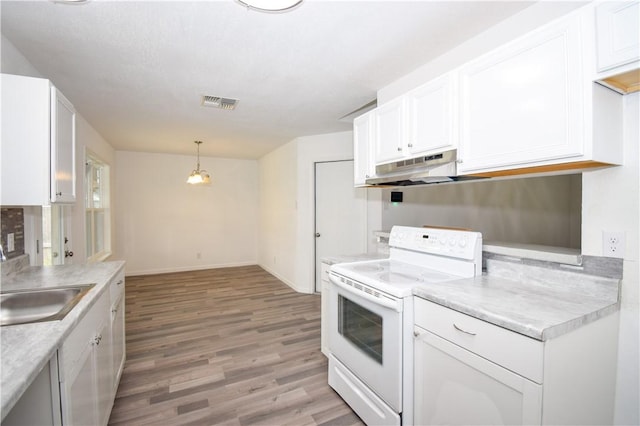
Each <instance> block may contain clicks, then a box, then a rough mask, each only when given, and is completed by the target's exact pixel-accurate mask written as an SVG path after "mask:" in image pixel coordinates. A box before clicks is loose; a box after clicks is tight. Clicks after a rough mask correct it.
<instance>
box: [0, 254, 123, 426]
mask: <svg viewBox="0 0 640 426" xmlns="http://www.w3.org/2000/svg"><path fill="white" fill-rule="evenodd" d="M123 268H124V262H122V261H117V262H102V263H95V264H90V265H61V266H42V267H27V268H26V269H23V270H21V271H18V272H13V273H10V274H6V275H5V274H3V276H2V284H1V285H2V290H3V291H7V290H21V289H32V288H51V287H61V286H68V285H79V284H95V286H94V287H93V288H92V289H91V290H90V291H89V292H88V293H87V294H86V295H85V296H84V297H83V298H82V299H81V300H80V302H78V304H77V305H76V306H75V307H74V308H73V309H72V310H71V311H70V312H69V313H68V314H67V315H66V316H65V317H64V318H63V319H62V320H59V321H50V322H41V323H33V324H20V325H10V326H4V327H0V369H1V372H0V411H1V412H2V418H4V417H5V416H6V415H7V414H8V412H9V411H10V410H11V408H13V406H14V405H15V403H16V402H17V401H18V400H19V399H20V397H21V396H22V394H23V393H24V391H25V390H27V388H28V387H29V385H30V384H31V383H32V382H33V380H34V379H35V378H36V376H37V375H38V374H39V373H40V371H41V370H42V368H43V367H44V366H45V365H46V364H47V362H49V359H50V358H51V357H52V356H53V355H54V353H55V352H56V350H57V349H58V348H59V347H60V346H61V345H62V343H63V341H64V339H65V338H66V337H67V335H69V333H71V331H72V330H73V329H74V327H75V326H76V325H77V324H78V323H79V322H80V321H81V320H82V318H83V317H84V315H85V314H86V313H87V312H88V311H89V309H90V308H91V307H92V306H93V305H94V304H95V302H96V301H97V300H98V298H99V297H100V296H101V295H102V294H103V293H104V292H105V291H109V283H110V281H111V279H112V278H113V277H114V276H115V275H116V274H117V273H118V272H119V271H120V270H122V269H123Z"/></svg>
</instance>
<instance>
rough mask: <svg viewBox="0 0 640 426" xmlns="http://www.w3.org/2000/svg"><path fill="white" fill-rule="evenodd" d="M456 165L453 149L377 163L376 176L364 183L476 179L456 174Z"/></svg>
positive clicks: (405, 183)
mask: <svg viewBox="0 0 640 426" xmlns="http://www.w3.org/2000/svg"><path fill="white" fill-rule="evenodd" d="M456 165H457V163H456V150H455V149H453V150H450V151H444V152H441V153H438V154H433V155H423V156H420V157H415V158H409V159H407V160H402V161H396V162H393V163H389V164H382V165H379V166H377V167H376V175H377V176H376V177H375V178H372V179H367V180H366V183H367V185H377V186H413V185H426V184H433V183H446V182H459V181H462V180H472V179H478V177H475V176H458V173H457V167H456Z"/></svg>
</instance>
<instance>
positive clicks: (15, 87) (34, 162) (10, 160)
mask: <svg viewBox="0 0 640 426" xmlns="http://www.w3.org/2000/svg"><path fill="white" fill-rule="evenodd" d="M1 82H2V90H0V96H1V103H2V125H1V126H0V130H1V133H2V143H0V150H1V151H2V155H1V156H0V161H1V164H0V172H1V173H2V176H0V185H1V190H0V205H3V206H11V205H14V206H29V205H37V206H41V205H43V204H48V200H49V137H50V132H51V129H50V127H49V112H50V111H49V105H50V99H49V93H50V89H49V81H48V80H45V79H42V78H33V77H23V76H19V75H11V74H2V80H1ZM25 175H28V178H26V177H25Z"/></svg>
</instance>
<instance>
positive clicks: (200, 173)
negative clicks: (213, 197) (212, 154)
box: [187, 141, 211, 185]
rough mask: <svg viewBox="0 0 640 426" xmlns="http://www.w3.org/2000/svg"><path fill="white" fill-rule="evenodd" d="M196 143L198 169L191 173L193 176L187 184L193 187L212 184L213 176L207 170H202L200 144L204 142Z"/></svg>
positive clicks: (190, 176) (188, 179)
mask: <svg viewBox="0 0 640 426" xmlns="http://www.w3.org/2000/svg"><path fill="white" fill-rule="evenodd" d="M194 143H195V144H196V146H197V147H198V148H197V149H198V156H197V162H196V168H195V170H192V171H191V174H190V175H189V177H188V178H187V183H190V184H192V185H198V184H207V183H211V176H209V173H208V172H207V171H206V170H200V144H201V143H202V141H194Z"/></svg>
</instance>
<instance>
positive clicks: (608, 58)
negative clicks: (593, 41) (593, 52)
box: [596, 1, 640, 71]
mask: <svg viewBox="0 0 640 426" xmlns="http://www.w3.org/2000/svg"><path fill="white" fill-rule="evenodd" d="M596 31H597V48H598V71H606V70H609V69H612V68H615V67H618V66H621V65H625V64H628V63H630V62H633V61H637V60H638V59H640V4H639V3H638V2H637V1H625V2H605V3H602V4H600V5H598V7H597V8H596Z"/></svg>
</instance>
